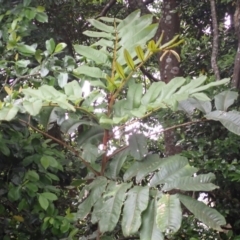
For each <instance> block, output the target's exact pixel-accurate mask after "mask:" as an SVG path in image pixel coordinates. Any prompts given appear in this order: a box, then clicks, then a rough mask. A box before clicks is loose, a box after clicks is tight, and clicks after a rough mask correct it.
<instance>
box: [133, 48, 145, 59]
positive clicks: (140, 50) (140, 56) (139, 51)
mask: <svg viewBox="0 0 240 240" xmlns="http://www.w3.org/2000/svg"><path fill="white" fill-rule="evenodd" d="M135 51H136V53H137V56H138V58H139V59H140V60H141V62H143V61H144V53H143V49H142V48H141V46H137V47H135Z"/></svg>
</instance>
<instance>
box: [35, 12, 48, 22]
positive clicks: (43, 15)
mask: <svg viewBox="0 0 240 240" xmlns="http://www.w3.org/2000/svg"><path fill="white" fill-rule="evenodd" d="M36 20H37V21H39V22H41V23H46V22H48V16H47V14H46V13H44V12H38V13H37V15H36Z"/></svg>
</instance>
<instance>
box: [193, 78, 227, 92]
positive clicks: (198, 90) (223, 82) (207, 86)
mask: <svg viewBox="0 0 240 240" xmlns="http://www.w3.org/2000/svg"><path fill="white" fill-rule="evenodd" d="M229 81H230V78H224V79H222V80H220V81H215V82H211V83H209V84H206V85H204V86H201V87H198V88H194V89H192V90H190V91H189V93H190V94H193V93H196V92H202V91H203V90H206V89H208V88H210V87H215V86H219V85H223V84H226V83H229Z"/></svg>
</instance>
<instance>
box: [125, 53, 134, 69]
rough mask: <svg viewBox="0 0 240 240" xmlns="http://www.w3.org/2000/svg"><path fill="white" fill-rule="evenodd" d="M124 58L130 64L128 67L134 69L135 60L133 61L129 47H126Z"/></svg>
mask: <svg viewBox="0 0 240 240" xmlns="http://www.w3.org/2000/svg"><path fill="white" fill-rule="evenodd" d="M124 59H125V61H126V63H127V65H128V67H129V68H130V69H132V70H134V62H133V59H132V57H131V55H130V53H129V52H128V50H127V49H124Z"/></svg>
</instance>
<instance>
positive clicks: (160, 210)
mask: <svg viewBox="0 0 240 240" xmlns="http://www.w3.org/2000/svg"><path fill="white" fill-rule="evenodd" d="M156 221H157V226H158V227H159V229H160V230H161V231H162V232H168V231H171V232H173V233H175V232H177V231H178V229H179V228H180V227H181V223H182V209H181V205H180V201H179V199H178V197H177V195H169V194H164V195H163V196H162V197H161V198H160V200H159V201H158V203H157V216H156Z"/></svg>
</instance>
